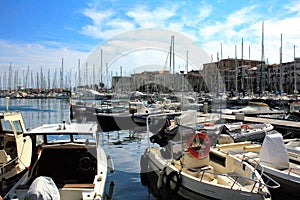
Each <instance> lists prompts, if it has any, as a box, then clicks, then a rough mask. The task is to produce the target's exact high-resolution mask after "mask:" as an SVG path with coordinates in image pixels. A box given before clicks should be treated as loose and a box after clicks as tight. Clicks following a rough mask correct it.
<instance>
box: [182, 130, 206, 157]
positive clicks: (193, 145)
mask: <svg viewBox="0 0 300 200" xmlns="http://www.w3.org/2000/svg"><path fill="white" fill-rule="evenodd" d="M187 145H188V152H189V153H190V154H191V155H193V156H194V157H196V158H204V157H206V156H208V154H209V150H210V141H209V137H208V136H207V135H206V134H205V133H202V132H197V133H196V134H195V135H194V136H193V137H191V138H189V140H188V141H187Z"/></svg>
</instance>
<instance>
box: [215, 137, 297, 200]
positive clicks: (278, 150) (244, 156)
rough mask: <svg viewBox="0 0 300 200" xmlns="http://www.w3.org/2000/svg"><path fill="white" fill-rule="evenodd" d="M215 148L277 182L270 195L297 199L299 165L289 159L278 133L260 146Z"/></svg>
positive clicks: (238, 144)
mask: <svg viewBox="0 0 300 200" xmlns="http://www.w3.org/2000/svg"><path fill="white" fill-rule="evenodd" d="M217 148H218V149H220V150H222V151H225V152H228V153H229V154H231V155H234V156H235V157H237V158H239V159H241V160H244V161H247V162H249V163H251V164H252V165H253V166H255V167H256V168H257V169H258V170H260V171H261V172H262V173H264V174H266V175H267V176H269V177H271V178H272V179H274V180H275V181H276V182H278V183H279V184H280V187H279V188H276V189H271V194H274V195H278V194H280V195H282V196H284V197H290V198H292V199H299V197H300V194H299V192H298V189H299V188H300V165H299V162H297V161H295V160H293V159H291V156H290V155H289V151H288V150H287V148H286V145H285V144H284V140H283V137H282V135H281V134H280V133H275V134H270V135H266V137H265V139H264V141H263V143H262V145H260V144H253V143H251V142H240V143H232V144H223V145H217ZM258 164H259V165H258Z"/></svg>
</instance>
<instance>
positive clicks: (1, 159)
mask: <svg viewBox="0 0 300 200" xmlns="http://www.w3.org/2000/svg"><path fill="white" fill-rule="evenodd" d="M10 160H11V157H10V155H7V153H6V152H5V151H4V150H0V165H1V166H2V165H5V164H6V163H8V162H9V161H10Z"/></svg>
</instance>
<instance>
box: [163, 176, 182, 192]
mask: <svg viewBox="0 0 300 200" xmlns="http://www.w3.org/2000/svg"><path fill="white" fill-rule="evenodd" d="M174 178H175V180H174ZM171 181H172V182H174V183H175V187H174V188H173V187H171ZM181 181H182V177H181V174H180V173H178V172H177V171H171V172H170V173H169V174H168V175H167V179H166V186H167V188H168V189H170V190H172V192H174V193H175V194H176V193H177V192H178V191H179V188H180V185H181Z"/></svg>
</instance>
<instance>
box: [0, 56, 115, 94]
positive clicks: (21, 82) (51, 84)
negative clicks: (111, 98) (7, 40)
mask: <svg viewBox="0 0 300 200" xmlns="http://www.w3.org/2000/svg"><path fill="white" fill-rule="evenodd" d="M97 74H102V66H101V67H100V68H99V69H96V67H95V65H93V66H92V69H91V67H89V66H88V63H86V66H85V69H84V70H82V69H81V66H80V59H79V60H78V70H75V71H74V69H70V71H69V72H65V70H64V59H63V58H62V61H61V67H60V68H59V71H58V70H57V69H54V73H53V71H51V70H50V69H49V68H48V69H47V70H46V71H43V67H42V66H41V68H40V71H39V72H33V71H31V70H30V66H28V67H27V70H26V71H25V70H22V71H20V70H18V69H15V70H14V69H13V64H12V63H10V65H9V70H8V72H7V71H5V72H4V73H2V74H1V75H0V90H2V91H3V90H8V91H10V90H18V88H32V89H48V90H49V89H57V88H61V89H72V88H74V87H78V86H86V87H88V86H90V87H93V86H94V85H95V84H96V85H99V84H100V83H102V82H103V80H102V78H103V76H102V75H99V76H97ZM104 76H105V78H106V79H105V80H106V82H107V83H109V80H111V76H112V73H111V74H108V71H107V67H106V73H104Z"/></svg>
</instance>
